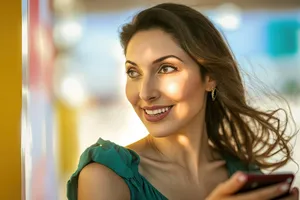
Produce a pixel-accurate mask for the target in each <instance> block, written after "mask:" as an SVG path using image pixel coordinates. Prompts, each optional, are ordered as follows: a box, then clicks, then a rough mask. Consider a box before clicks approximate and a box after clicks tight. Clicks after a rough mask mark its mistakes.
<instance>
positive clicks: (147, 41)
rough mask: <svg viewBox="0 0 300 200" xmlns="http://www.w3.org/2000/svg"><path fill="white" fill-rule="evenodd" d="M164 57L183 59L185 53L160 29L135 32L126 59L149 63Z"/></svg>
mask: <svg viewBox="0 0 300 200" xmlns="http://www.w3.org/2000/svg"><path fill="white" fill-rule="evenodd" d="M165 55H175V56H178V57H185V56H186V55H185V52H184V51H183V49H181V47H180V46H179V44H178V43H177V42H175V40H174V39H173V38H172V36H171V35H170V34H168V33H166V32H164V31H162V30H160V29H152V30H147V31H140V32H137V33H136V34H135V35H134V36H133V37H132V39H131V40H130V42H129V44H128V47H127V53H126V58H127V59H129V60H132V61H136V62H139V61H144V62H146V61H151V62H152V60H153V59H157V58H159V57H162V56H165Z"/></svg>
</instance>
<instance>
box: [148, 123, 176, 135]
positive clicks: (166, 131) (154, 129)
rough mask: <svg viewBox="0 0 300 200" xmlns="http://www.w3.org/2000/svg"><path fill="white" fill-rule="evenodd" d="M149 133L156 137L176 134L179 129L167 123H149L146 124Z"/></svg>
mask: <svg viewBox="0 0 300 200" xmlns="http://www.w3.org/2000/svg"><path fill="white" fill-rule="evenodd" d="M145 126H146V128H147V130H148V132H149V134H150V135H151V136H152V137H155V138H163V137H168V136H171V135H174V134H175V133H176V132H177V131H178V129H177V128H176V127H174V126H172V125H171V126H170V125H167V124H159V125H158V124H157V125H149V124H147V125H146V124H145Z"/></svg>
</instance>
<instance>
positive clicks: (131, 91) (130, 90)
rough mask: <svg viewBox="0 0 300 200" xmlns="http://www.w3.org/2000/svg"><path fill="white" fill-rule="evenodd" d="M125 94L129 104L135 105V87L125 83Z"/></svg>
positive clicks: (136, 98)
mask: <svg viewBox="0 0 300 200" xmlns="http://www.w3.org/2000/svg"><path fill="white" fill-rule="evenodd" d="M125 92H126V97H127V100H128V101H129V103H130V104H132V105H136V104H137V103H138V99H139V94H138V88H137V86H136V85H135V84H133V83H129V82H126V87H125Z"/></svg>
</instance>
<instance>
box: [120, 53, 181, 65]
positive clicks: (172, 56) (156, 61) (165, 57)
mask: <svg viewBox="0 0 300 200" xmlns="http://www.w3.org/2000/svg"><path fill="white" fill-rule="evenodd" d="M168 58H175V59H177V60H179V61H181V62H183V60H182V59H180V58H178V57H177V56H174V55H167V56H163V57H160V58H158V59H156V60H154V61H153V62H152V64H153V65H154V64H157V63H159V62H162V61H164V60H166V59H168ZM126 63H129V64H131V65H134V66H137V64H136V63H135V62H132V61H130V60H126V62H125V64H126Z"/></svg>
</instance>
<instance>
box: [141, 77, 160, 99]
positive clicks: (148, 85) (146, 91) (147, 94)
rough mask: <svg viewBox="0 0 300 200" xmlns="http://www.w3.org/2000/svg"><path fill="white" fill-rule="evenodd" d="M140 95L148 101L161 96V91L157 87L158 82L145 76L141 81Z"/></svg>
mask: <svg viewBox="0 0 300 200" xmlns="http://www.w3.org/2000/svg"><path fill="white" fill-rule="evenodd" d="M139 96H140V98H141V99H142V100H144V101H146V102H149V101H150V102H151V101H154V100H156V99H158V98H159V96H160V93H159V90H158V88H157V82H156V81H155V80H153V79H152V78H144V79H143V80H142V81H141V86H140V93H139Z"/></svg>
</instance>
